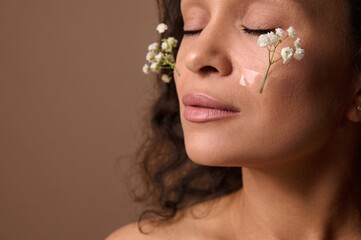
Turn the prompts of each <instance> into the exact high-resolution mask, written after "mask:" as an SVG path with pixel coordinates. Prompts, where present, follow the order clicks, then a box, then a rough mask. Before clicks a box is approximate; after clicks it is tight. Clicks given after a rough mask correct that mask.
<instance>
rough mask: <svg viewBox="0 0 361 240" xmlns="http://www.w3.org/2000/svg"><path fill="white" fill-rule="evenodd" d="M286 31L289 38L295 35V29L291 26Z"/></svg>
mask: <svg viewBox="0 0 361 240" xmlns="http://www.w3.org/2000/svg"><path fill="white" fill-rule="evenodd" d="M287 33H288V36H290V37H291V38H294V37H296V35H297V32H296V30H295V29H294V28H293V27H292V26H291V27H289V28H288V29H287Z"/></svg>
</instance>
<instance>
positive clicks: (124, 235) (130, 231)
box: [105, 223, 151, 240]
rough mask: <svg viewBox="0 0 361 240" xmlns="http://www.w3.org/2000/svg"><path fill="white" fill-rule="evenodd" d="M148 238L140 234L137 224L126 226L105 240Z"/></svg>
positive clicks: (148, 239)
mask: <svg viewBox="0 0 361 240" xmlns="http://www.w3.org/2000/svg"><path fill="white" fill-rule="evenodd" d="M150 239H151V238H149V236H147V235H145V234H143V233H141V232H140V231H139V229H138V224H137V223H131V224H128V225H126V226H124V227H122V228H120V229H118V230H116V231H115V232H113V233H112V234H110V235H109V236H108V237H107V238H106V239H105V240H150Z"/></svg>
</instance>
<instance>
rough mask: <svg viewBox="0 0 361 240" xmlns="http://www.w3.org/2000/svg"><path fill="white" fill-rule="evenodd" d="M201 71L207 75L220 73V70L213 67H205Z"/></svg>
mask: <svg viewBox="0 0 361 240" xmlns="http://www.w3.org/2000/svg"><path fill="white" fill-rule="evenodd" d="M200 71H201V72H202V73H207V72H218V70H217V69H216V68H215V67H212V66H204V67H202V68H201V69H200Z"/></svg>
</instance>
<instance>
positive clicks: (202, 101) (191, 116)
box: [182, 93, 240, 123]
mask: <svg viewBox="0 0 361 240" xmlns="http://www.w3.org/2000/svg"><path fill="white" fill-rule="evenodd" d="M182 102H183V104H184V106H185V110H184V112H183V116H184V118H185V119H186V120H188V121H190V122H197V123H202V122H209V121H217V120H221V119H226V118H231V117H235V116H238V115H239V113H240V111H239V110H238V109H237V108H236V107H234V106H232V105H230V104H227V103H224V102H222V101H220V100H218V99H216V98H214V97H211V96H209V95H207V94H204V93H187V94H185V95H184V96H183V97H182Z"/></svg>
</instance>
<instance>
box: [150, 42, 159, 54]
mask: <svg viewBox="0 0 361 240" xmlns="http://www.w3.org/2000/svg"><path fill="white" fill-rule="evenodd" d="M158 50H159V43H157V42H155V43H152V44H150V45H149V46H148V51H153V52H154V51H158Z"/></svg>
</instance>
